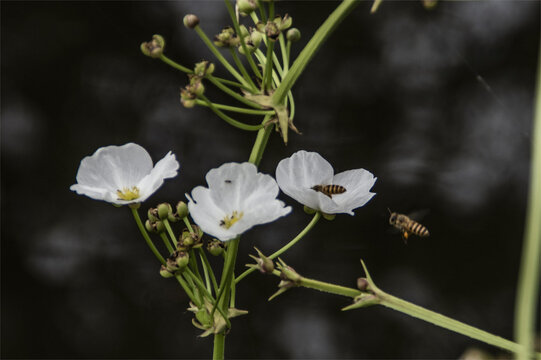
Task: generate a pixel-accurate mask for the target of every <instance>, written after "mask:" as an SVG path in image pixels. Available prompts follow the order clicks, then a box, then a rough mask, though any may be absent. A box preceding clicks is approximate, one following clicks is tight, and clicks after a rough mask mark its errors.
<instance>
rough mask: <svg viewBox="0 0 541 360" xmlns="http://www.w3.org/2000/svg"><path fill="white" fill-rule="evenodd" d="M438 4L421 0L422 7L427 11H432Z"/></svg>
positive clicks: (434, 1) (435, 1)
mask: <svg viewBox="0 0 541 360" xmlns="http://www.w3.org/2000/svg"><path fill="white" fill-rule="evenodd" d="M437 4H438V0H423V6H424V7H425V9H427V10H432V9H434V8H435V7H436V5H437Z"/></svg>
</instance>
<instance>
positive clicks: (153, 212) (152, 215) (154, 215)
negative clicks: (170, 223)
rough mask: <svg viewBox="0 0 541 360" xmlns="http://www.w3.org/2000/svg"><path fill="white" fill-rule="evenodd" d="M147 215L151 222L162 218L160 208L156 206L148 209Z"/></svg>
mask: <svg viewBox="0 0 541 360" xmlns="http://www.w3.org/2000/svg"><path fill="white" fill-rule="evenodd" d="M147 216H148V219H149V220H150V222H155V221H158V220H160V219H159V216H158V209H156V208H150V209H148V211H147Z"/></svg>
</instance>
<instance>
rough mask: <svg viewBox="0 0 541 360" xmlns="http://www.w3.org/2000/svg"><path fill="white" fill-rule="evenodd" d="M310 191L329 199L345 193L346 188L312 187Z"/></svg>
mask: <svg viewBox="0 0 541 360" xmlns="http://www.w3.org/2000/svg"><path fill="white" fill-rule="evenodd" d="M312 190H315V191H318V192H320V193H322V194H324V195H327V196H328V197H329V198H331V199H332V196H333V195H338V194H343V193H345V192H346V188H345V187H343V186H341V185H315V186H313V187H312Z"/></svg>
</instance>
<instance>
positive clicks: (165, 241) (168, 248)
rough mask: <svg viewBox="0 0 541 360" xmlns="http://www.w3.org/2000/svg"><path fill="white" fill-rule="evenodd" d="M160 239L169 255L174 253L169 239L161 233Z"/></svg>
mask: <svg viewBox="0 0 541 360" xmlns="http://www.w3.org/2000/svg"><path fill="white" fill-rule="evenodd" d="M160 237H161V238H162V240H163V243H164V244H165V247H166V248H167V250H168V251H169V254H172V253H174V252H175V249H173V247H172V246H171V242H170V241H169V238H168V237H167V235H165V233H163V232H161V233H160Z"/></svg>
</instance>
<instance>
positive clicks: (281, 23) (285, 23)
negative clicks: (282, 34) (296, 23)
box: [272, 14, 293, 31]
mask: <svg viewBox="0 0 541 360" xmlns="http://www.w3.org/2000/svg"><path fill="white" fill-rule="evenodd" d="M272 22H273V23H275V24H276V26H277V27H278V30H280V31H284V30H287V29H289V28H290V27H291V25H292V24H293V19H292V18H290V17H289V15H288V14H285V16H284V17H283V18H282V17H280V15H276V16H275V17H274V19H273V20H272Z"/></svg>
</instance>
